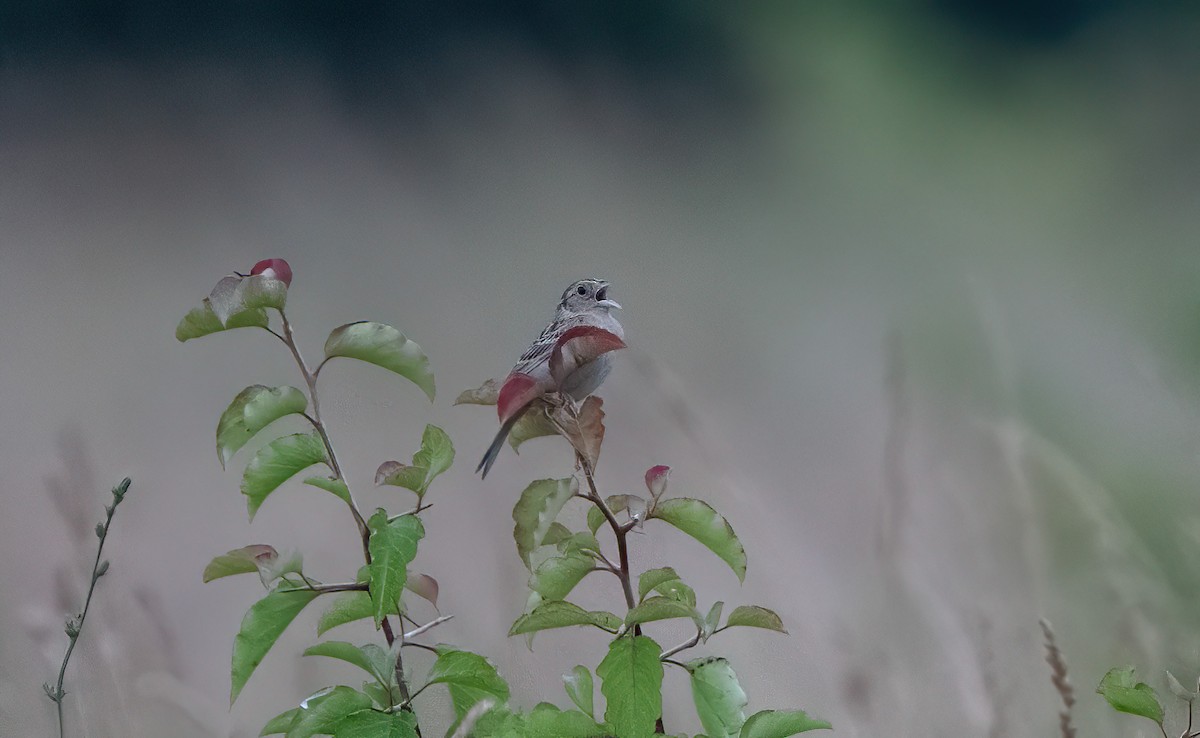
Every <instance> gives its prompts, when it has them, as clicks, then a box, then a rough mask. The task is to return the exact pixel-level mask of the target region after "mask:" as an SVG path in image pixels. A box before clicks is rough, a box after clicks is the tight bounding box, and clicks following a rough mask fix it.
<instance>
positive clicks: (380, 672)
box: [303, 641, 395, 686]
mask: <svg viewBox="0 0 1200 738" xmlns="http://www.w3.org/2000/svg"><path fill="white" fill-rule="evenodd" d="M303 655H304V656H327V657H329V658H331V659H338V660H340V661H345V662H346V663H348V664H353V665H354V666H357V667H358V668H360V669H362V670H363V671H365V672H367V673H368V674H370V675H371V676H372V677H374V678H375V680H376V681H378V682H379V683H380V684H382V685H384V686H387V685H389V684H391V683H392V675H393V674H394V673H395V670H394V668H393V665H394V662H393V661H392V657H391V655H390V654H388V652H387V651H385V650H383V649H382V648H380V647H379V646H377V645H376V644H374V643H368V644H366V645H365V646H356V645H354V644H353V643H347V642H345V641H325V642H324V643H318V644H317V645H315V646H310V647H308V648H307V649H305V651H304V653H303Z"/></svg>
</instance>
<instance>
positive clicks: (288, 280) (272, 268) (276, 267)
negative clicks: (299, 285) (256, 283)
mask: <svg viewBox="0 0 1200 738" xmlns="http://www.w3.org/2000/svg"><path fill="white" fill-rule="evenodd" d="M255 274H263V275H266V276H267V277H273V278H275V279H278V280H279V281H280V282H283V283H284V284H286V285H287V286H288V287H291V286H292V267H291V265H290V264H288V263H287V262H286V261H284V260H283V259H263V260H262V261H260V262H258V263H257V264H255V265H254V266H253V267H251V268H250V275H251V276H254V275H255Z"/></svg>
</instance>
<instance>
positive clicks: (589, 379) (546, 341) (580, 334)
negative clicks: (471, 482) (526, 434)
mask: <svg viewBox="0 0 1200 738" xmlns="http://www.w3.org/2000/svg"><path fill="white" fill-rule="evenodd" d="M608 287H609V285H608V282H606V281H604V280H602V279H581V280H579V281H577V282H573V283H572V284H571V286H570V287H567V289H566V290H565V291H563V293H562V299H560V300H559V302H558V307H557V308H556V309H555V311H554V319H553V320H552V321H550V324H549V325H547V326H546V327H545V329H544V330H542V332H541V335H539V336H538V337H537V338H536V339H535V340H534V342H533V343H532V344H530V346H529V348H528V349H526V350H525V353H523V354H521V358H520V359H518V360H517V363H516V365H515V366H513V368H512V371H511V372H509V373H508V376H507V377H506V378H505V380H504V383H503V384H502V385H501V387H500V394H499V397H498V400H497V402H496V412H497V414H498V415H499V416H500V430H499V432H498V433H496V438H495V439H494V440H493V441H492V445H491V446H488V449H487V452H486V453H484V455H483V459H482V460H481V461H480V462H479V466H477V467H476V468H475V471H476V472H482V476H483V478H487V473H488V471H489V470H490V469H491V468H492V464H494V463H495V461H496V457H497V456H498V455H499V454H500V448H501V447H502V446H503V445H504V439H506V438H507V437H508V434H509V432H510V431H511V430H512V428H513V425H515V424H516V422H517V421H518V420H520V418H521V416H522V415H524V414H525V411H527V410H528V409H529V407H530V405H532V404H533V401H534V400H536V399H538V398H539V397H541V396H542V395H544V394H547V393H552V392H561V393H563V394H565V395H567V396H568V397H570V398H571V399H572V400H575V401H579V400H582V399H584V398H585V397H587V396H588V395H590V394H592V393H593V392H595V391H596V390H597V389H598V388H599V387H600V385H601V383H603V382H604V379H605V377H607V376H608V373H609V371H610V370H611V369H612V358H611V357H610V356H609V352H611V351H614V350H616V349H620V348H625V329H624V328H622V327H621V323H620V322H619V321H618V320H617V318H616V316H614V315H613V314H612V311H613V310H619V309H620V308H621V305H620V304H619V303H618V302H617V301H616V300H612V299H610V298H609V296H608Z"/></svg>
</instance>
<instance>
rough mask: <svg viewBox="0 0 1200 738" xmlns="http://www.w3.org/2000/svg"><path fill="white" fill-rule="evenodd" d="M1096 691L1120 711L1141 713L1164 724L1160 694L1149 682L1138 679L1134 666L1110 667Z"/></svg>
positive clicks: (1134, 713)
mask: <svg viewBox="0 0 1200 738" xmlns="http://www.w3.org/2000/svg"><path fill="white" fill-rule="evenodd" d="M1096 692H1097V693H1099V694H1100V696H1102V697H1104V699H1106V700H1108V704H1110V705H1112V708H1113V709H1114V710H1116V711H1118V712H1126V713H1129V714H1130V715H1141V716H1142V717H1144V718H1150V719H1151V720H1153V721H1154V722H1156V723H1158V724H1159V725H1161V724H1162V721H1163V706H1162V704H1161V703H1160V702H1159V701H1158V695H1156V694H1155V693H1154V689H1153V688H1152V687H1151V686H1150V685H1149V684H1146V683H1145V682H1139V681H1137V679H1136V678H1135V677H1134V673H1133V667H1132V666H1126V667H1123V668H1116V669H1109V671H1108V673H1107V674H1105V675H1104V678H1103V679H1101V680H1100V686H1099V687H1097V688H1096Z"/></svg>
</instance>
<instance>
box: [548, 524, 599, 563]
mask: <svg viewBox="0 0 1200 738" xmlns="http://www.w3.org/2000/svg"><path fill="white" fill-rule="evenodd" d="M550 533H551V534H553V533H554V531H553V529H552V530H551V531H550ZM550 537H551V536H550V535H547V536H546V540H545V541H543V543H544V544H550V543H551V541H550ZM557 545H558V551H559V553H563V554H573V553H582V554H587V555H588V556H591V557H595V555H596V554H598V553H600V542H599V541H597V540H596V536H594V535H592V534H591V533H571V534H570V535H568V536H567V537H566V538H564V539H562V540H560V541H558V542H557Z"/></svg>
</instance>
